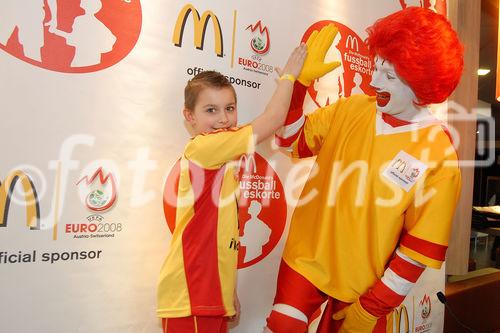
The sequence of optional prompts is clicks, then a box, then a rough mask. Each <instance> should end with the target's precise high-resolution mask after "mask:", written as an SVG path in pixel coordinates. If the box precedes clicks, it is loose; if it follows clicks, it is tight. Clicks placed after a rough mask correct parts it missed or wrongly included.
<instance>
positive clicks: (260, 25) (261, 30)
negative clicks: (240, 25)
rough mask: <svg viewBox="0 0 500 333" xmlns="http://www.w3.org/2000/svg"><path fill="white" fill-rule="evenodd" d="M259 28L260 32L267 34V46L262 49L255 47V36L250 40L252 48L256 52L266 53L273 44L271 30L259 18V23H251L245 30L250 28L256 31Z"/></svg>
mask: <svg viewBox="0 0 500 333" xmlns="http://www.w3.org/2000/svg"><path fill="white" fill-rule="evenodd" d="M257 28H258V29H259V33H260V34H261V35H264V33H265V35H266V46H265V47H264V48H263V49H261V50H259V49H257V48H255V46H254V39H255V38H256V37H254V38H252V40H251V41H250V47H251V48H252V50H253V51H254V52H255V53H258V54H264V53H266V52H267V51H269V47H270V46H271V40H270V39H269V30H268V29H267V27H265V26H263V25H262V22H261V21H260V20H259V21H257V23H255V25H252V24H250V25H249V26H248V27H247V28H246V29H245V30H248V29H250V31H251V32H255V31H256V30H257Z"/></svg>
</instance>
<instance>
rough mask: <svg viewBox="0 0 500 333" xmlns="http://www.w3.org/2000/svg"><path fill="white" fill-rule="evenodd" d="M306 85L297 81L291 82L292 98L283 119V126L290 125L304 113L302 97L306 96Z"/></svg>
mask: <svg viewBox="0 0 500 333" xmlns="http://www.w3.org/2000/svg"><path fill="white" fill-rule="evenodd" d="M306 92H307V87H306V86H304V85H302V84H301V83H300V82H299V81H295V83H294V84H293V93H292V99H291V101H290V107H289V108H288V114H287V116H286V120H285V126H286V125H291V124H293V123H294V122H296V121H297V120H299V119H300V117H302V114H303V113H304V99H305V98H306Z"/></svg>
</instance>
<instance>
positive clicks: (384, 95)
mask: <svg viewBox="0 0 500 333" xmlns="http://www.w3.org/2000/svg"><path fill="white" fill-rule="evenodd" d="M390 100H391V94H389V93H388V92H385V91H383V92H377V105H378V106H380V107H384V106H386V105H387V103H389V101H390Z"/></svg>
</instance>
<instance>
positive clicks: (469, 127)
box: [446, 0, 481, 275]
mask: <svg viewBox="0 0 500 333" xmlns="http://www.w3.org/2000/svg"><path fill="white" fill-rule="evenodd" d="M448 16H449V19H450V21H451V23H452V24H453V26H454V28H455V29H456V31H457V32H458V34H459V36H460V39H461V40H462V42H463V43H464V45H465V57H464V61H465V67H464V73H463V75H462V80H461V82H460V84H459V86H458V87H457V89H456V90H455V92H454V94H453V95H452V96H451V97H450V101H453V102H455V103H458V104H459V105H461V106H463V107H464V108H465V109H466V110H467V111H468V112H469V113H471V115H472V114H473V112H474V107H475V105H476V100H477V91H478V85H477V84H478V82H477V81H478V77H477V69H478V66H479V32H480V19H481V0H448ZM451 104H452V103H451ZM450 112H452V111H450ZM450 125H452V126H454V127H455V128H456V129H457V130H458V132H459V134H460V147H459V149H458V155H459V157H460V159H466V160H474V156H475V149H476V122H475V121H470V122H462V121H460V122H454V121H450ZM461 171H462V193H461V196H460V201H459V203H458V207H457V210H456V213H455V219H454V223H453V230H452V234H451V239H450V245H449V248H448V253H447V263H446V274H449V275H458V274H465V273H467V266H468V259H469V242H470V231H471V230H470V226H471V215H472V194H473V187H474V168H473V167H465V168H464V167H462V170H461Z"/></svg>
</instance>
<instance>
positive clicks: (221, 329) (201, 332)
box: [161, 316, 227, 333]
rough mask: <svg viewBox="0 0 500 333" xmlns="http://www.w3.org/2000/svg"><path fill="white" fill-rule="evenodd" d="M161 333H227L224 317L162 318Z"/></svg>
mask: <svg viewBox="0 0 500 333" xmlns="http://www.w3.org/2000/svg"><path fill="white" fill-rule="evenodd" d="M161 322H162V326H163V333H227V319H226V318H225V317H200V316H189V317H181V318H162V321H161Z"/></svg>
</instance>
